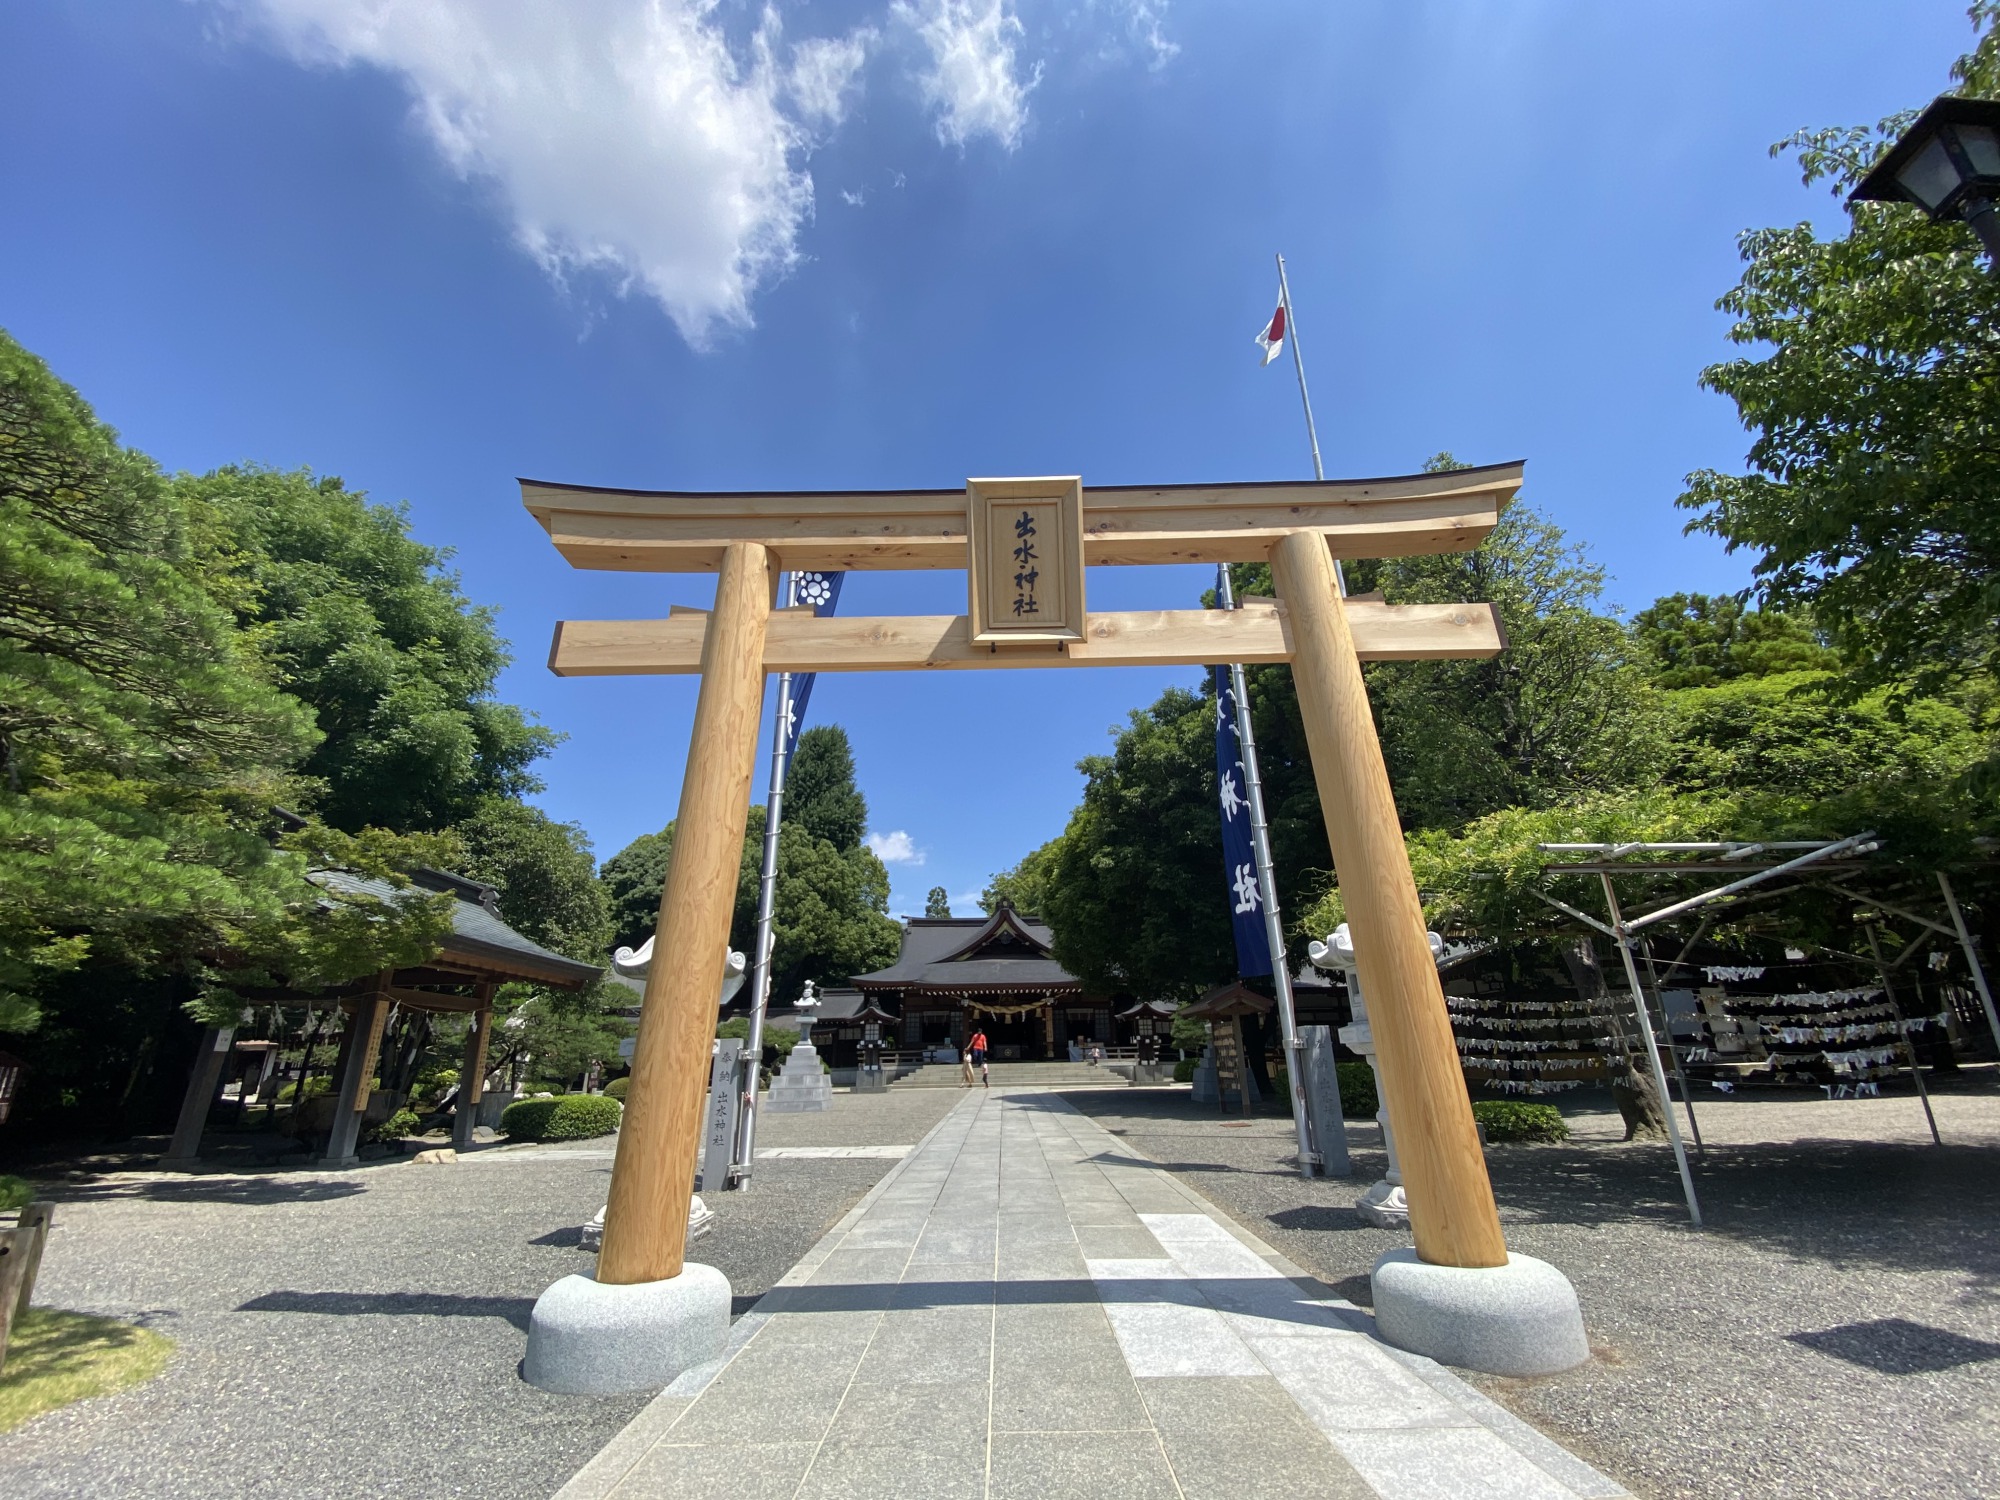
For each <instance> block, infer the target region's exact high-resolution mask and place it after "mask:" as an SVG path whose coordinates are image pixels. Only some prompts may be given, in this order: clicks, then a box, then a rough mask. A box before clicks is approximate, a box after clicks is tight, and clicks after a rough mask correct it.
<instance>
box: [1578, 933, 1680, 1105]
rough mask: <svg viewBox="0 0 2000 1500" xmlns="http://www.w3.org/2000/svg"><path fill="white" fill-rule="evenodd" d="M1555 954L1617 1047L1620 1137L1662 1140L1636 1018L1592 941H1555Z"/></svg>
mask: <svg viewBox="0 0 2000 1500" xmlns="http://www.w3.org/2000/svg"><path fill="white" fill-rule="evenodd" d="M1557 951H1558V952H1560V953H1561V954H1562V959H1563V962H1564V963H1565V964H1566V965H1568V967H1569V977H1570V982H1571V983H1573V984H1574V985H1575V986H1576V992H1577V994H1579V995H1580V996H1582V997H1583V999H1584V1000H1585V1001H1586V1002H1587V1003H1588V1004H1589V1006H1590V1009H1591V1013H1592V1014H1593V1015H1595V1016H1598V1017H1599V1018H1600V1019H1602V1020H1603V1021H1604V1022H1605V1023H1606V1024H1607V1025H1608V1026H1609V1027H1610V1030H1611V1036H1612V1038H1613V1040H1614V1041H1615V1042H1616V1044H1617V1052H1616V1055H1615V1056H1614V1057H1613V1058H1612V1059H1611V1099H1612V1102H1613V1103H1615V1104H1616V1105H1617V1106H1618V1114H1619V1117H1620V1118H1621V1119H1623V1120H1624V1121H1625V1139H1626V1140H1628V1141H1629V1140H1632V1139H1634V1138H1635V1137H1637V1136H1648V1137H1657V1138H1662V1139H1664V1138H1665V1136H1666V1133H1667V1117H1666V1112H1665V1110H1664V1109H1663V1108H1662V1105H1661V1100H1660V1093H1659V1090H1658V1089H1656V1088H1654V1087H1653V1070H1652V1067H1651V1064H1650V1062H1649V1060H1648V1059H1647V1057H1646V1039H1645V1038H1644V1037H1643V1036H1642V1035H1640V1032H1639V1022H1638V1018H1637V1017H1636V1016H1634V1015H1633V1014H1632V1012H1631V1011H1630V1010H1629V1009H1628V1008H1627V1003H1626V1001H1625V1000H1624V999H1623V998H1621V997H1618V996H1615V995H1613V994H1612V993H1611V992H1610V989H1609V987H1608V986H1607V985H1606V984H1605V982H1604V970H1603V968H1602V967H1601V966H1600V964H1599V963H1598V959H1597V940H1596V939H1595V938H1593V937H1589V936H1584V937H1580V938H1577V939H1576V940H1575V941H1574V942H1570V943H1560V944H1558V945H1557Z"/></svg>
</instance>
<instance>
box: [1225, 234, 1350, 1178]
mask: <svg viewBox="0 0 2000 1500" xmlns="http://www.w3.org/2000/svg"><path fill="white" fill-rule="evenodd" d="M1276 259H1277V262H1278V308H1277V311H1276V312H1274V313H1273V314H1272V315H1271V321H1270V322H1269V323H1268V324H1266V325H1265V327H1264V331H1263V332H1262V333H1260V334H1258V335H1257V346H1258V347H1259V348H1261V349H1262V350H1263V351H1264V363H1265V364H1267V365H1268V364H1270V363H1271V361H1272V360H1274V359H1276V358H1277V357H1278V355H1279V353H1280V352H1281V351H1282V350H1283V347H1284V345H1285V344H1286V343H1290V344H1291V346H1292V369H1293V371H1294V372H1295V373H1296V374H1297V375H1298V379H1299V404H1300V405H1301V406H1303V407H1304V408H1305V414H1306V441H1307V442H1308V443H1310V444H1311V445H1312V461H1313V478H1314V479H1319V480H1323V479H1325V478H1326V468H1325V466H1324V465H1323V464H1322V463H1321V462H1320V456H1319V428H1318V427H1317V425H1316V424H1315V423H1314V422H1313V409H1312V396H1311V395H1310V393H1309V392H1308V391H1307V389H1306V361H1305V355H1304V353H1303V351H1302V350H1301V349H1300V347H1299V332H1298V323H1297V320H1296V319H1295V318H1294V317H1293V316H1292V288H1291V282H1290V281H1289V280H1288V279H1287V277H1286V275H1285V257H1284V256H1282V255H1279V256H1277V257H1276ZM1333 576H1334V579H1335V582H1336V583H1337V585H1338V587H1339V589H1340V591H1341V592H1342V593H1343V594H1345V593H1346V592H1347V578H1346V575H1345V574H1344V573H1343V572H1342V571H1341V567H1340V560H1339V559H1338V558H1335V559H1334V563H1333ZM1216 581H1217V590H1216V592H1217V596H1218V602H1219V603H1220V604H1221V605H1222V607H1223V608H1224V609H1234V608H1235V607H1236V598H1235V591H1234V589H1232V588H1231V586H1230V581H1229V565H1228V564H1227V563H1224V564H1222V565H1221V566H1220V567H1218V568H1217V569H1216ZM1229 676H1230V685H1231V687H1232V688H1233V690H1234V697H1235V700H1236V717H1237V741H1238V743H1239V745H1240V746H1241V749H1242V753H1243V779H1244V783H1245V793H1246V800H1247V802H1248V806H1249V813H1250V832H1251V847H1252V848H1253V850H1254V851H1255V858H1256V863H1257V884H1258V887H1259V890H1260V892H1261V894H1262V897H1263V906H1264V927H1265V943H1266V945H1267V946H1268V947H1269V948H1270V950H1271V957H1272V960H1273V961H1272V964H1271V984H1272V988H1273V989H1274V990H1276V991H1277V1000H1278V1025H1279V1029H1280V1030H1281V1031H1282V1032H1283V1035H1284V1045H1285V1072H1286V1076H1287V1078H1288V1079H1289V1080H1290V1082H1291V1095H1292V1123H1293V1124H1294V1126H1295V1127H1296V1128H1297V1130H1298V1137H1299V1171H1300V1172H1301V1173H1302V1174H1303V1175H1304V1176H1307V1177H1310V1176H1312V1175H1313V1172H1314V1169H1315V1168H1316V1167H1320V1166H1323V1165H1324V1164H1325V1160H1326V1158H1325V1155H1324V1153H1323V1152H1322V1151H1321V1150H1320V1149H1319V1142H1318V1141H1317V1140H1316V1139H1315V1138H1314V1136H1313V1129H1314V1126H1315V1123H1316V1122H1315V1121H1314V1120H1313V1119H1312V1117H1311V1114H1310V1112H1309V1111H1308V1110H1307V1108H1306V1097H1305V1096H1306V1090H1305V1078H1304V1066H1303V1065H1304V1062H1305V1052H1304V1048H1303V1047H1302V1046H1301V1044H1300V1042H1299V1035H1298V1016H1297V1011H1296V1009H1295V1007H1294V1005H1293V1002H1292V976H1291V973H1290V966H1289V965H1288V964H1287V963H1286V962H1285V940H1284V924H1283V922H1282V921H1281V919H1280V917H1279V912H1278V882H1277V876H1276V872H1275V871H1274V870H1273V868H1272V865H1271V839H1270V827H1269V823H1268V821H1267V820H1266V818H1265V815H1264V780H1263V777H1262V775H1261V774H1260V773H1259V771H1258V768H1257V742H1256V739H1255V737H1254V736H1253V735H1252V733H1251V729H1250V696H1249V694H1248V693H1247V692H1246V691H1245V690H1244V686H1243V667H1242V664H1241V663H1232V664H1231V665H1230V668H1229ZM1223 812H1224V817H1225V821H1226V820H1227V817H1228V812H1229V808H1228V803H1227V797H1226V795H1225V799H1224V807H1223ZM1226 833H1227V830H1226V829H1225V836H1226ZM1239 967H1240V964H1239Z"/></svg>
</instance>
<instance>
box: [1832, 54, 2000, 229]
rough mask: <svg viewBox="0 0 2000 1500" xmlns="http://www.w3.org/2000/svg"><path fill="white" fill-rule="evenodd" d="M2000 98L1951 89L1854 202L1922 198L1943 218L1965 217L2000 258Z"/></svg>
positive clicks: (1857, 190)
mask: <svg viewBox="0 0 2000 1500" xmlns="http://www.w3.org/2000/svg"><path fill="white" fill-rule="evenodd" d="M1996 199H2000V101H1996V100H1992V99H1961V98H1959V97H1958V96H1957V95H1954V94H1945V95H1942V96H1941V97H1939V98H1936V99H1933V100H1932V101H1931V103H1930V107H1929V108H1928V109H1926V110H1925V111H1924V112H1923V113H1922V114H1920V115H1918V116H1917V118H1916V119H1915V120H1914V121H1913V122H1912V123H1911V125H1910V128H1909V129H1908V130H1906V131H1904V132H1903V137H1902V139H1901V140H1899V141H1897V142H1896V143H1895V145H1893V146H1891V147H1890V148H1889V149H1888V151H1887V152H1886V153H1884V155H1883V157H1882V159H1881V160H1880V161H1878V162H1877V163H1875V166H1874V168H1873V170H1871V171H1870V172H1869V173H1868V175H1867V176H1866V177H1864V178H1862V179H1861V182H1860V185H1859V186H1857V187H1856V188H1855V189H1854V191H1853V192H1851V193H1849V194H1848V195H1847V201H1848V202H1849V203H1914V204H1916V205H1917V207H1919V208H1921V209H1922V210H1923V211H1924V212H1925V213H1927V214H1929V215H1930V216H1931V219H1932V221H1933V222H1935V223H1942V222H1943V221H1945V220H1946V219H1958V220H1961V221H1963V222H1964V223H1966V224H1968V225H1970V226H1971V228H1972V232H1973V233H1974V234H1976V235H1978V236H1979V239H1980V243H1982V244H1983V245H1985V246H1986V253H1987V256H1988V257H1989V259H1990V261H1991V263H1993V264H1994V265H2000V213H1996V212H1995V200H1996Z"/></svg>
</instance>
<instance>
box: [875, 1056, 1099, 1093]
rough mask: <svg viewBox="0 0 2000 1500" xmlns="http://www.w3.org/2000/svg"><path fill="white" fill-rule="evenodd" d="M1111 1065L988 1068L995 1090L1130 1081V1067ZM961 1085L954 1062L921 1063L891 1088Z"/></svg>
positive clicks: (1041, 1064)
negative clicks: (1114, 1068)
mask: <svg viewBox="0 0 2000 1500" xmlns="http://www.w3.org/2000/svg"><path fill="white" fill-rule="evenodd" d="M1113 1067H1114V1065H1113V1064H1110V1063H1100V1064H1099V1065H1098V1066H1097V1067H1094V1068H1093V1067H1092V1066H1091V1065H1090V1064H1089V1063H1073V1062H1006V1063H992V1064H989V1065H988V1073H989V1076H990V1077H991V1079H992V1082H993V1084H994V1085H995V1086H996V1087H1030V1086H1034V1087H1044V1086H1046V1087H1056V1088H1114V1087H1115V1088H1124V1087H1126V1086H1127V1085H1128V1084H1129V1083H1130V1082H1131V1076H1130V1073H1131V1064H1129V1063H1127V1064H1125V1071H1123V1072H1114V1071H1113ZM964 1086H965V1074H964V1073H963V1071H962V1070H961V1069H960V1068H959V1065H958V1064H957V1063H925V1064H924V1065H923V1066H922V1067H920V1068H914V1069H912V1070H911V1071H910V1072H908V1073H905V1074H904V1075H903V1076H902V1077H901V1078H898V1079H897V1080H896V1081H895V1082H894V1083H893V1084H891V1085H890V1087H892V1088H899V1089H956V1088H963V1087H964Z"/></svg>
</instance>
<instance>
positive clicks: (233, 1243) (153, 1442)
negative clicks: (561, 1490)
mask: <svg viewBox="0 0 2000 1500" xmlns="http://www.w3.org/2000/svg"><path fill="white" fill-rule="evenodd" d="M958 1098H959V1095H958V1093H957V1091H956V1090H943V1089H940V1090H923V1091H911V1092H909V1093H894V1094H889V1095H886V1096H879V1095H878V1096H868V1095H862V1096H850V1095H845V1094H837V1095H835V1106H834V1108H833V1110H831V1111H830V1112H828V1113H824V1114H818V1115H795V1116H774V1117H770V1118H768V1119H767V1120H766V1121H764V1122H760V1131H759V1137H760V1144H761V1145H767V1146H776V1145H886V1144H902V1143H909V1144H914V1143H915V1142H916V1141H917V1140H919V1139H920V1138H921V1137H922V1136H923V1134H924V1132H925V1131H927V1130H928V1129H930V1127H931V1126H932V1125H934V1124H936V1123H937V1121H938V1120H939V1119H941V1118H943V1116H944V1114H945V1112H946V1111H947V1110H949V1109H950V1107H951V1106H952V1105H953V1104H956V1103H957V1102H958ZM609 1145H610V1141H609V1140H608V1139H607V1140H604V1141H586V1142H576V1143H573V1144H570V1145H567V1146H550V1147H503V1148H489V1149H487V1150H483V1151H480V1152H478V1153H476V1159H471V1160H465V1161H461V1162H460V1163H459V1164H458V1165H456V1166H450V1167H419V1166H415V1165H410V1164H405V1163H401V1162H387V1163H381V1164H376V1165H371V1166H369V1167H364V1168H363V1169H361V1170H359V1171H354V1172H345V1173H315V1172H308V1171H277V1172H266V1173H260V1174H255V1175H245V1174H233V1173H224V1174H206V1175H201V1176H179V1175H167V1174H157V1173H155V1174H140V1173H118V1174H112V1175H108V1176H105V1177H103V1178H100V1179H98V1180H96V1181H92V1182H85V1183H78V1184H70V1185H66V1186H64V1187H63V1188H61V1189H59V1190H58V1191H56V1192H55V1193H53V1194H52V1196H55V1197H56V1198H58V1199H59V1200H60V1201H61V1203H62V1206H61V1207H60V1208H59V1209H58V1211H57V1217H56V1225H57V1228H56V1231H55V1233H54V1235H53V1236H52V1238H51V1240H50V1243H49V1249H48V1255H47V1259H46V1260H45V1261H44V1262H43V1267H42V1275H41V1282H40V1286H39V1290H38V1294H37V1298H36V1300H37V1301H38V1302H41V1303H46V1304H48V1305H51V1306H59V1307H70V1308H77V1309H80V1310H83V1311H87V1312H95V1313H104V1314H109V1315H112V1316H117V1317H127V1318H135V1319H138V1320H139V1321H142V1322H144V1323H145V1324H147V1325H148V1326H149V1327H153V1328H157V1329H159V1330H160V1331H161V1332H163V1333H166V1334H168V1335H170V1336H171V1337H172V1338H174V1339H176V1340H177V1341H178V1342H179V1346H180V1347H179V1349H178V1350H177V1352H176V1353H175V1355H174V1358H173V1360H172V1362H171V1363H170V1364H169V1366H168V1368H167V1371H166V1373H165V1374H164V1375H162V1376H161V1377H160V1378H159V1379H157V1380H155V1381H153V1382H151V1383H150V1384H147V1385H145V1386H141V1387H139V1388H138V1389H135V1390H131V1391H126V1392H122V1393H120V1394H118V1395H115V1396H109V1397H104V1398H101V1399H98V1400H94V1401H86V1402H82V1403H79V1404H78V1405H75V1406H72V1407H69V1408H66V1409H64V1410H62V1411H58V1412H54V1413H51V1414H50V1415H48V1416H46V1417H43V1418H41V1419H39V1420H37V1421H35V1422H31V1423H29V1424H28V1425H27V1426H26V1427H24V1428H22V1429H21V1430H19V1431H17V1432H14V1433H11V1434H8V1435H6V1436H4V1437H0V1472H4V1473H5V1475H6V1487H7V1491H8V1494H9V1496H10V1497H22V1500H26V1497H31V1496H32V1497H43V1496H65V1497H72V1496H74V1497H83V1496H88V1497H93V1500H103V1497H108V1496H117V1497H120V1500H151V1497H170V1496H171V1497H182V1496H195V1495H199V1496H202V1497H204V1500H207V1497H215V1500H226V1497H236V1496H243V1497H251V1496H256V1497H263V1496H267V1495H271V1494H281V1495H300V1496H322V1495H324V1496H335V1495H340V1496H350V1495H351V1496H372V1495H392V1494H409V1495H424V1496H459V1495H463V1496H479V1497H481V1500H506V1497H514V1496H522V1497H537V1500H539V1497H544V1496H547V1495H549V1494H551V1493H553V1492H554V1491H555V1490H556V1489H557V1488H558V1487H560V1486H561V1485H562V1484H563V1483H564V1482H565V1481H566V1480H567V1479H568V1478H569V1476H570V1475H571V1474H572V1473H573V1472H574V1471H575V1470H576V1469H577V1468H578V1467H580V1466H581V1465H582V1464H583V1463H584V1462H585V1461H586V1460H587V1459H589V1458H590V1457H591V1456H592V1455H593V1454H594V1453H596V1451H597V1450H598V1449H599V1448H600V1447H602V1446H603V1444H604V1443H605V1442H606V1441H608V1440H609V1439H610V1437H611V1436H612V1435H613V1434H614V1433H616V1432H617V1431H618V1430H619V1429H620V1428H621V1427H622V1426H624V1424H625V1423H626V1422H627V1421H628V1420H630V1418H631V1417H632V1416H633V1414H634V1413H636V1412H637V1411H638V1410H639V1408H640V1407H642V1406H643V1405H644V1404H645V1403H646V1401H647V1399H648V1395H649V1393H642V1394H639V1395H632V1396H621V1397H574V1396H550V1395H546V1394H544V1393H542V1392H540V1391H536V1390H533V1389H531V1388H530V1387H528V1386H526V1385H524V1384H522V1383H521V1381H520V1379H519V1378H518V1376H517V1374H516V1366H517V1364H518V1362H519V1360H520V1357H521V1351H522V1335H523V1332H524V1330H525V1329H526V1327H527V1319H528V1312H529V1309H530V1308H531V1307H533V1305H534V1299H535V1298H536V1296H537V1295H539V1294H540V1293H541V1291H542V1289H543V1288H545V1287H546V1286H548V1285H549V1283H550V1282H552V1281H555V1280H556V1279H557V1278H559V1277H561V1276H564V1275H566V1274H568V1273H570V1272H572V1271H578V1270H582V1269H585V1268H586V1267H587V1266H588V1265H589V1264H590V1259H589V1257H588V1256H587V1255H585V1254H584V1253H583V1252H581V1251H579V1250H578V1249H577V1248H576V1246H577V1226H578V1225H580V1224H582V1223H583V1222H584V1221H585V1220H587V1219H588V1218H589V1217H590V1216H591V1215H592V1214H594V1213H595V1212H596V1211H597V1209H598V1208H599V1207H600V1206H601V1205H602V1204H603V1202H604V1195H605V1190H606V1185H607V1183H608V1181H609V1178H610V1169H611V1161H610V1157H609V1155H608V1154H607V1148H608V1147H609ZM892 1165H894V1162H893V1160H890V1159H885V1158H874V1159H868V1158H860V1159H853V1158H850V1159H792V1160H774V1161H766V1162H760V1163H759V1164H758V1170H757V1180H756V1185H755V1187H754V1188H753V1189H752V1190H751V1191H749V1192H746V1193H721V1194H715V1195H713V1196H709V1197H707V1198H706V1199H705V1201H706V1202H708V1203H709V1204H710V1206H711V1207H713V1208H714V1209H715V1211H716V1216H717V1222H716V1227H715V1230H714V1232H713V1233H712V1234H710V1235H708V1236H706V1237H705V1238H703V1239H702V1240H700V1241H699V1242H698V1245H697V1250H696V1253H697V1255H698V1256H699V1257H700V1258H701V1259H702V1260H705V1261H707V1262H708V1263H710V1264H712V1265H715V1266H718V1267H720V1268H721V1269H722V1271H723V1272H724V1273H725V1274H727V1275H728V1277H729V1279H730V1281H731V1283H732V1285H733V1286H734V1287H735V1289H736V1292H737V1294H738V1295H737V1306H738V1308H739V1310H740V1309H741V1308H742V1307H743V1306H745V1305H747V1303H748V1302H750V1301H752V1300H754V1299H755V1297H756V1296H757V1295H758V1294H761V1293H762V1292H763V1291H765V1290H766V1289H768V1288H769V1287H770V1285H771V1283H772V1282H773V1281H775V1280H776V1279H777V1278H778V1277H779V1276H782V1275H783V1274H784V1273H785V1272H786V1271H788V1270H789V1269H790V1268H791V1267H792V1265H793V1264H794V1263H795V1262H796V1261H797V1260H798V1259H799V1257H800V1256H802V1255H803V1254H804V1253H805V1252H806V1251H807V1250H808V1249H810V1248H811V1246H812V1245H813V1243H814V1242H815V1241H816V1240H817V1239H818V1238H819V1237H820V1235H821V1234H823V1233H824V1232H825V1231H826V1230H827V1229H828V1228H829V1227H831V1226H832V1224H833V1223H834V1222H835V1221H836V1220H837V1219H838V1218H839V1217H840V1216H841V1215H842V1214H843V1213H845V1212H846V1211H847V1209H848V1208H849V1207H851V1206H852V1205H853V1203H854V1202H855V1201H856V1200H857V1199H858V1198H860V1196H861V1195H862V1194H863V1193H865V1192H866V1191H867V1190H868V1189H869V1188H870V1187H872V1186H873V1185H874V1184H875V1183H876V1182H877V1181H878V1180H879V1179H880V1178H881V1177H882V1175H883V1174H884V1173H885V1172H887V1171H888V1169H889V1168H890V1167H891V1166H892Z"/></svg>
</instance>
